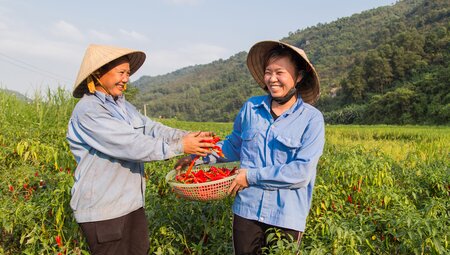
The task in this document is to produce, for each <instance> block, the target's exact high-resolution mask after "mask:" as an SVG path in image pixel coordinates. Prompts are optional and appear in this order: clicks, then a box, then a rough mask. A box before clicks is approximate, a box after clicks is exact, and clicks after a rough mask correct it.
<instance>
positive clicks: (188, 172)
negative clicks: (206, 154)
mask: <svg viewBox="0 0 450 255" xmlns="http://www.w3.org/2000/svg"><path fill="white" fill-rule="evenodd" d="M199 158H200V156H195V158H194V159H193V160H192V162H191V164H190V165H189V168H188V169H187V171H186V176H188V175H189V174H190V173H191V171H192V167H194V164H195V161H196V160H197V159H199Z"/></svg>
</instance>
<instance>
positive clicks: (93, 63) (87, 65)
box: [72, 44, 145, 98]
mask: <svg viewBox="0 0 450 255" xmlns="http://www.w3.org/2000/svg"><path fill="white" fill-rule="evenodd" d="M123 56H128V58H129V59H130V75H132V74H133V73H135V72H136V71H137V70H138V69H139V68H140V67H141V66H142V64H144V61H145V53H144V52H142V51H137V50H132V49H127V48H118V47H114V46H105V45H96V44H91V45H89V47H88V48H87V49H86V53H85V54H84V58H83V61H82V62H81V66H80V70H79V71H78V76H77V79H76V81H75V85H74V87H73V93H72V94H73V96H74V97H76V98H80V97H82V96H83V94H84V93H85V91H87V83H86V79H87V77H88V76H89V75H91V74H92V73H93V72H95V71H96V70H98V69H99V68H100V67H102V66H104V65H106V64H108V63H110V62H111V61H114V60H116V59H118V58H120V57H123Z"/></svg>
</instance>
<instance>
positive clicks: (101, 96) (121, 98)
mask: <svg viewBox="0 0 450 255" xmlns="http://www.w3.org/2000/svg"><path fill="white" fill-rule="evenodd" d="M94 95H95V96H96V97H97V98H98V99H100V100H101V101H102V103H105V102H106V101H109V102H111V103H116V101H120V102H123V101H124V100H125V97H124V95H121V96H119V97H118V98H117V100H114V98H113V97H112V96H111V95H106V94H105V93H102V92H99V91H95V92H94Z"/></svg>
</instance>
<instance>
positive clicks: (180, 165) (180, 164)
mask: <svg viewBox="0 0 450 255" xmlns="http://www.w3.org/2000/svg"><path fill="white" fill-rule="evenodd" d="M193 158H194V157H192V156H186V157H183V158H180V159H179V160H178V161H177V163H175V170H177V172H180V171H181V170H183V169H185V168H186V167H187V166H189V165H190V164H191V162H192V160H193Z"/></svg>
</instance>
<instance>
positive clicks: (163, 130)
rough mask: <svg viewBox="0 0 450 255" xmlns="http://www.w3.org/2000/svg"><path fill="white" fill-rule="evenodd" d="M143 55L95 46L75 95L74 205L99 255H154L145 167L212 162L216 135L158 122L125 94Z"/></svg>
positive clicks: (72, 127) (71, 139) (71, 135)
mask: <svg viewBox="0 0 450 255" xmlns="http://www.w3.org/2000/svg"><path fill="white" fill-rule="evenodd" d="M144 60H145V54H144V53H143V52H141V51H136V50H131V49H125V48H118V47H111V46H103V45H90V46H89V47H88V49H87V50H86V53H85V56H84V59H83V62H82V64H81V66H80V70H79V73H78V77H77V80H76V82H75V87H74V91H73V96H74V97H76V98H81V99H80V101H79V102H78V103H77V105H76V106H75V108H74V110H73V112H72V116H71V118H70V120H69V126H68V131H67V140H68V142H69V145H70V149H71V151H72V153H73V155H74V157H75V160H76V162H77V168H76V170H75V176H74V177H75V183H74V185H73V187H72V198H71V201H70V206H71V207H72V209H73V212H74V216H75V219H76V221H77V222H78V223H79V225H80V227H81V229H82V231H83V234H84V236H85V237H86V240H87V243H88V245H89V249H90V252H91V253H92V254H148V250H149V238H148V225H147V218H146V216H145V212H144V209H143V208H144V203H145V195H144V193H145V186H146V185H145V178H144V162H149V161H153V160H163V159H168V158H171V157H174V156H177V155H181V154H183V153H189V154H190V153H195V154H199V155H203V156H206V155H207V153H208V152H209V148H211V147H212V146H214V144H211V143H204V142H201V140H203V139H212V137H211V133H208V132H199V133H188V132H187V131H183V130H178V129H174V128H170V127H167V126H164V125H162V124H160V123H158V122H154V121H152V120H150V119H149V118H147V117H146V116H143V115H141V114H140V113H139V112H138V111H137V110H136V108H135V107H134V106H132V105H131V104H130V103H128V102H127V101H126V100H125V97H124V96H123V94H122V93H123V91H124V90H125V89H126V85H127V83H128V81H129V78H130V75H132V74H133V73H135V72H136V71H137V70H138V69H139V67H141V65H142V64H143V63H144Z"/></svg>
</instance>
